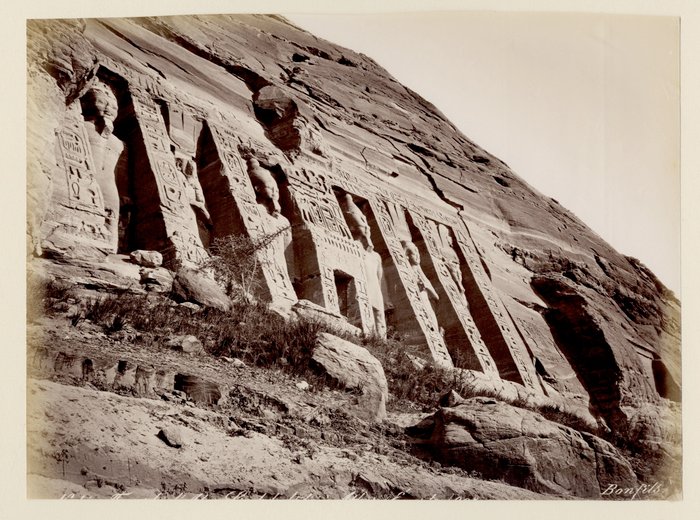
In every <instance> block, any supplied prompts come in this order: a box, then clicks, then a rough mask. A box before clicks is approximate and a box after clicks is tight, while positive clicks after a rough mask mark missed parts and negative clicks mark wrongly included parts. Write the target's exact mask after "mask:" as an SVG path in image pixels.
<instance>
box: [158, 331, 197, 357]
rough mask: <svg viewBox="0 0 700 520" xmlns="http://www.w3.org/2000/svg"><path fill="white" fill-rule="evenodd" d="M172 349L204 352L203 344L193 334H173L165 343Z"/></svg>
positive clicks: (194, 352)
mask: <svg viewBox="0 0 700 520" xmlns="http://www.w3.org/2000/svg"><path fill="white" fill-rule="evenodd" d="M166 345H167V346H168V347H170V348H171V349H173V350H178V351H180V352H184V353H185V354H195V355H198V354H204V346H202V342H201V341H199V340H198V339H197V338H196V337H195V336H192V335H189V336H175V337H174V338H171V339H170V340H168V342H167V343H166Z"/></svg>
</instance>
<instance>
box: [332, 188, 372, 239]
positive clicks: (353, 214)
mask: <svg viewBox="0 0 700 520" xmlns="http://www.w3.org/2000/svg"><path fill="white" fill-rule="evenodd" d="M339 202H340V209H342V211H343V215H344V216H345V220H346V222H347V223H348V227H349V228H350V232H351V233H352V236H353V238H354V239H355V240H359V241H360V243H361V244H362V247H364V248H365V250H366V251H373V250H374V245H373V244H372V238H371V236H370V228H369V223H368V222H367V217H365V215H364V213H362V210H361V209H360V208H359V207H357V204H355V201H354V200H353V198H352V195H350V194H349V193H343V194H342V195H341V196H340V199H339Z"/></svg>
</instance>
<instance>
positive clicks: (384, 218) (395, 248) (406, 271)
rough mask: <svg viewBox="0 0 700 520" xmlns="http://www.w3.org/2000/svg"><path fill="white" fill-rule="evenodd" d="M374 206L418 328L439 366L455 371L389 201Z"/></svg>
mask: <svg viewBox="0 0 700 520" xmlns="http://www.w3.org/2000/svg"><path fill="white" fill-rule="evenodd" d="M369 202H370V206H371V208H372V211H373V212H374V215H375V218H376V220H377V225H378V226H379V229H380V231H381V233H382V236H383V237H384V241H385V243H386V245H387V248H388V249H389V253H390V254H391V257H392V259H393V261H394V265H395V266H396V270H397V272H398V275H399V277H400V279H401V283H402V284H403V286H404V288H405V290H406V295H407V296H408V300H409V302H410V304H411V307H412V308H413V312H414V314H415V316H416V319H417V321H418V324H419V325H420V328H421V330H422V331H423V334H424V336H425V340H426V343H427V344H428V348H429V349H430V353H431V355H432V357H433V360H434V361H435V363H436V364H437V365H440V366H444V367H451V366H453V365H452V358H451V357H450V354H449V352H448V350H447V346H446V345H445V340H444V339H443V337H442V334H441V333H440V331H439V330H437V329H436V328H435V326H434V325H433V323H434V320H431V319H430V314H431V313H432V312H433V310H432V309H426V308H425V303H424V301H423V300H422V299H421V297H420V291H419V289H418V279H417V275H416V273H415V272H414V270H413V269H412V268H411V265H410V264H409V262H408V259H407V257H406V254H405V252H404V248H403V246H402V244H401V239H400V238H399V236H398V235H397V233H396V229H395V226H394V222H393V220H392V218H391V215H390V214H389V211H388V209H387V204H390V203H389V202H388V201H386V200H383V199H380V198H379V197H377V198H371V199H369Z"/></svg>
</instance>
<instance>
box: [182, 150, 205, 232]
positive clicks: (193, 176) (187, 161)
mask: <svg viewBox="0 0 700 520" xmlns="http://www.w3.org/2000/svg"><path fill="white" fill-rule="evenodd" d="M175 166H177V168H178V170H180V171H181V172H182V175H183V176H184V177H185V194H186V195H187V199H188V200H189V203H190V206H192V207H195V208H198V209H199V210H200V211H201V212H202V214H203V215H204V217H205V218H206V220H211V217H210V216H209V211H207V206H206V202H205V200H204V192H203V191H202V185H201V184H200V183H199V178H198V177H197V165H196V163H195V162H194V159H192V157H188V156H187V155H185V154H183V153H180V152H177V151H176V152H175Z"/></svg>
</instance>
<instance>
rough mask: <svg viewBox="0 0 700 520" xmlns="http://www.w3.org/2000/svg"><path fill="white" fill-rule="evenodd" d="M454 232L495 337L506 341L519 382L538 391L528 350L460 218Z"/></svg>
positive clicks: (539, 388) (539, 389)
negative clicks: (495, 330) (495, 329)
mask: <svg viewBox="0 0 700 520" xmlns="http://www.w3.org/2000/svg"><path fill="white" fill-rule="evenodd" d="M454 232H455V237H456V238H457V243H458V244H459V247H460V248H461V250H462V255H463V256H464V258H465V259H466V261H467V264H468V267H469V271H470V273H471V275H472V276H473V279H474V282H475V285H476V287H477V288H478V291H479V292H480V294H481V296H482V297H483V299H484V300H485V301H486V306H487V308H488V310H489V312H490V314H491V316H492V317H493V319H494V320H495V322H496V325H497V329H498V337H497V338H495V339H496V340H500V341H502V342H503V343H505V346H506V348H507V350H508V353H509V354H510V357H511V358H512V360H513V362H514V364H515V367H516V369H517V372H518V374H519V376H520V379H521V380H522V383H523V384H524V385H525V386H526V387H528V388H531V389H534V390H537V391H541V387H540V385H539V384H537V382H536V381H537V377H536V373H535V368H534V365H533V363H532V361H531V360H530V357H529V355H528V353H527V349H526V347H525V345H524V344H523V342H522V339H521V338H520V337H519V336H518V334H517V333H515V332H513V329H514V327H515V325H514V324H513V323H512V321H511V320H510V318H509V316H508V314H507V312H506V309H505V307H504V305H503V302H502V301H501V299H500V298H499V297H498V296H497V295H496V292H495V290H494V288H493V285H492V284H491V281H490V280H489V278H488V276H487V275H486V272H485V271H484V268H483V266H482V265H481V261H480V256H479V253H478V251H477V250H476V246H475V245H474V243H473V241H472V239H471V236H470V235H469V231H468V229H467V225H466V223H465V222H464V221H462V220H461V219H460V221H459V223H458V224H456V225H455V228H454Z"/></svg>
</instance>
